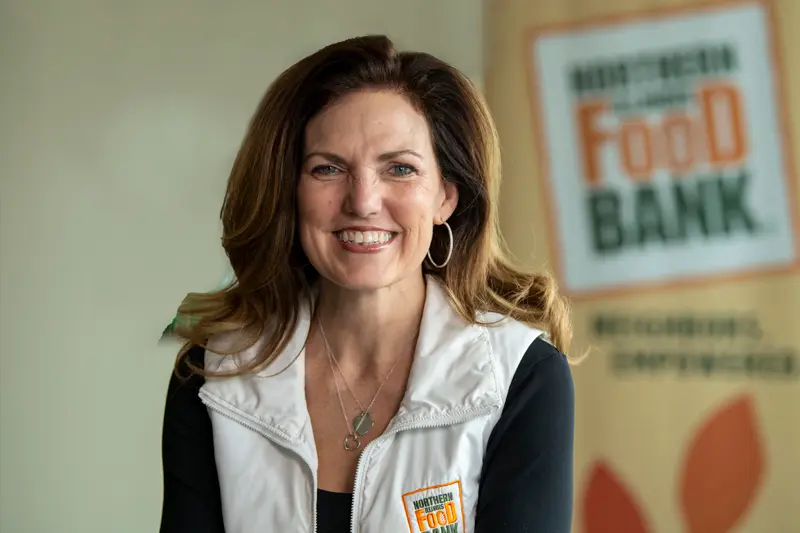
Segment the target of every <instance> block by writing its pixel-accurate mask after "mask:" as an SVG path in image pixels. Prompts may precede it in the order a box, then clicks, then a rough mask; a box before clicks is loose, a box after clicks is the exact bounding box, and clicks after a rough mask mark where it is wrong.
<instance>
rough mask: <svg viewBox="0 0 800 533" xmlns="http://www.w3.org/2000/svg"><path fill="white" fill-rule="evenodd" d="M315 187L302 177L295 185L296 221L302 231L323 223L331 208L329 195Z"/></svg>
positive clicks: (332, 201)
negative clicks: (296, 185)
mask: <svg viewBox="0 0 800 533" xmlns="http://www.w3.org/2000/svg"><path fill="white" fill-rule="evenodd" d="M316 189H317V188H315V187H313V186H311V185H309V184H308V183H307V182H306V181H305V180H303V179H302V178H301V180H300V184H299V186H298V187H297V222H298V225H299V227H300V231H301V232H302V233H305V232H306V231H307V230H309V229H311V228H314V227H319V226H320V225H324V224H323V222H324V221H325V220H326V219H329V218H330V213H331V211H332V209H333V205H334V199H333V198H332V197H331V195H330V194H325V191H319V190H316Z"/></svg>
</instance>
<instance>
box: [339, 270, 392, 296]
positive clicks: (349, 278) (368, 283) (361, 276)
mask: <svg viewBox="0 0 800 533" xmlns="http://www.w3.org/2000/svg"><path fill="white" fill-rule="evenodd" d="M376 270H377V269H376ZM323 277H325V278H326V279H327V280H328V281H330V282H331V283H333V284H335V285H338V286H339V287H341V288H343V289H347V290H351V291H376V290H378V289H383V288H386V287H389V286H390V285H394V284H395V283H396V282H397V281H398V280H397V277H395V276H392V275H387V273H386V272H381V271H374V272H348V273H339V274H338V275H332V276H331V277H328V276H323Z"/></svg>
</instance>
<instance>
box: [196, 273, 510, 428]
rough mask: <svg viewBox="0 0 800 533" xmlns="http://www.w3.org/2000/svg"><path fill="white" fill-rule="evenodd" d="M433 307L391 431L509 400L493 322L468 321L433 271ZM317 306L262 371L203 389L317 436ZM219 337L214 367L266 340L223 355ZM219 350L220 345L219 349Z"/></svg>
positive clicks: (251, 415) (428, 300) (210, 360)
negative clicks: (308, 366) (312, 354)
mask: <svg viewBox="0 0 800 533" xmlns="http://www.w3.org/2000/svg"><path fill="white" fill-rule="evenodd" d="M426 285H427V288H426V297H425V306H424V309H423V313H422V321H421V327H420V332H419V337H418V339H417V347H416V351H415V354H414V361H413V363H412V366H411V373H410V375H409V380H408V387H407V389H406V394H405V397H404V398H403V401H402V403H401V405H400V409H399V410H398V412H397V415H396V416H395V418H394V419H393V421H392V423H391V424H390V426H389V428H388V429H387V431H390V430H392V428H401V427H404V426H411V425H415V424H417V425H436V424H437V422H441V423H442V424H445V423H446V421H447V420H454V419H457V418H459V417H464V416H465V415H468V414H469V413H473V412H477V411H482V410H490V409H499V407H500V405H501V403H502V400H501V395H500V391H499V385H498V380H497V377H496V372H495V366H494V358H493V356H492V348H491V344H490V342H489V336H488V334H487V332H486V329H485V328H484V327H481V326H473V325H470V324H467V323H466V322H465V321H464V320H463V319H462V318H461V317H460V316H459V315H458V313H456V312H455V310H454V309H453V307H452V306H451V305H450V302H449V299H448V297H447V295H446V293H445V290H444V288H443V287H442V285H441V284H440V282H439V281H438V280H436V279H435V278H433V277H430V276H429V277H428V278H427V284H426ZM310 319H311V312H310V307H309V306H304V307H303V308H302V310H301V312H300V316H299V319H298V324H297V327H296V329H295V332H294V334H293V335H292V337H291V339H290V341H289V343H288V344H287V346H286V348H285V349H284V350H283V351H282V352H281V353H280V354H279V355H278V357H277V358H276V359H275V360H274V361H273V363H272V364H270V366H269V367H268V368H267V369H266V370H264V371H262V372H261V373H259V374H253V375H245V376H237V377H232V378H209V379H207V380H206V383H205V384H204V385H203V387H202V392H201V395H203V396H205V397H206V398H208V397H210V398H211V400H212V401H213V402H214V403H215V404H216V406H217V408H220V407H223V408H225V409H228V410H229V411H231V413H232V414H234V415H235V416H236V417H239V418H241V417H244V418H246V419H247V421H248V422H249V423H252V424H258V425H259V426H261V427H263V428H265V429H267V430H269V431H272V432H273V433H277V434H278V435H279V436H281V437H283V438H284V439H286V440H287V441H290V442H295V443H298V442H300V441H303V440H308V439H309V438H311V439H313V436H312V434H311V423H310V418H309V414H308V409H307V405H306V398H305V349H304V346H305V341H306V338H307V336H308V331H309V328H310V325H311V324H310ZM225 343H226V341H225V339H213V340H212V342H211V343H209V348H210V349H209V351H207V353H206V369H209V370H230V369H233V368H235V365H236V364H237V363H236V361H237V360H238V359H240V358H243V359H245V360H246V359H248V358H250V357H253V356H254V354H255V353H257V350H258V349H259V347H260V346H261V342H258V343H256V344H255V345H254V346H253V347H251V348H250V349H248V350H246V351H245V352H243V353H241V354H238V355H236V356H219V355H216V354H214V353H213V349H214V347H219V346H223V345H224V344H225ZM217 349H219V348H217Z"/></svg>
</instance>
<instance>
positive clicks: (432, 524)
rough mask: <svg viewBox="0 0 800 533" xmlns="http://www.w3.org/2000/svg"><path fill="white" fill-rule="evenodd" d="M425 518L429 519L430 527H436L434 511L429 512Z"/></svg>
mask: <svg viewBox="0 0 800 533" xmlns="http://www.w3.org/2000/svg"><path fill="white" fill-rule="evenodd" d="M425 518H426V519H427V520H428V527H429V528H431V529H433V528H435V527H436V516H434V513H428V515H427V516H426V517H425Z"/></svg>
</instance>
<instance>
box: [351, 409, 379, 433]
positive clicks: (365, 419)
mask: <svg viewBox="0 0 800 533" xmlns="http://www.w3.org/2000/svg"><path fill="white" fill-rule="evenodd" d="M373 426H375V421H374V420H372V415H370V414H369V413H368V412H366V411H365V412H362V413H361V414H360V415H358V416H357V417H355V418H354V419H353V433H355V434H356V435H358V436H359V437H363V436H364V435H366V434H367V433H369V430H371V429H372V428H373Z"/></svg>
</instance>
